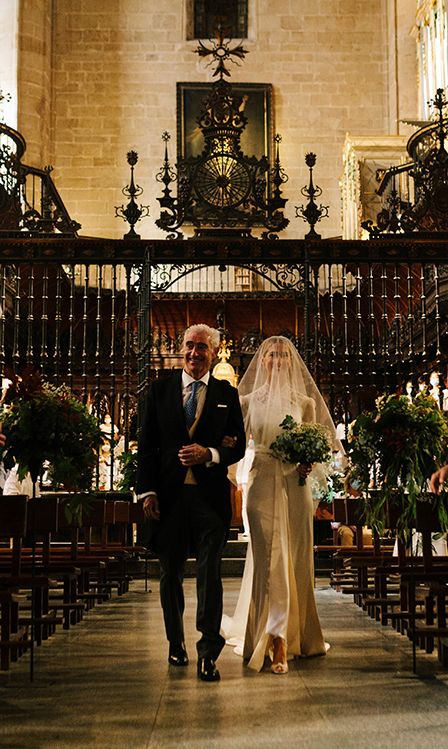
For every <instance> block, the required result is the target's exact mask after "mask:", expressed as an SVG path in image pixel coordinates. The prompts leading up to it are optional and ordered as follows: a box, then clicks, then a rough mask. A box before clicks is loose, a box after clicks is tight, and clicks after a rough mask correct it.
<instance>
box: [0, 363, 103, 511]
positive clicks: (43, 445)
mask: <svg viewBox="0 0 448 749" xmlns="http://www.w3.org/2000/svg"><path fill="white" fill-rule="evenodd" d="M0 419H1V421H2V431H3V432H4V434H5V435H6V444H5V446H4V447H3V449H2V451H1V459H2V460H3V462H4V465H5V467H6V468H12V467H13V466H14V465H15V464H17V465H18V478H19V480H23V479H24V478H25V476H26V474H27V473H29V474H30V475H31V479H32V481H33V485H35V484H36V482H37V481H38V479H39V476H40V475H41V473H42V470H43V466H44V463H48V464H49V470H48V476H49V480H50V482H51V485H52V487H53V488H60V487H61V486H62V487H64V489H66V490H67V491H69V492H75V491H76V492H88V491H89V490H90V489H91V486H92V479H93V471H94V468H95V464H96V453H97V451H98V449H99V447H100V445H101V443H102V436H101V431H100V429H99V427H98V424H97V421H96V418H95V417H94V416H92V415H91V414H89V412H88V410H87V408H86V406H85V405H84V404H83V403H82V402H81V401H80V400H79V399H78V398H77V397H76V396H75V395H74V394H73V393H72V392H71V391H70V390H69V389H68V388H67V387H66V386H64V385H62V386H60V387H55V386H53V385H50V384H49V383H47V382H44V381H43V380H42V377H41V375H40V373H39V372H37V371H35V370H32V369H27V370H25V371H24V372H23V373H22V375H21V376H17V375H14V377H13V379H12V381H11V384H10V386H9V387H8V389H7V391H6V394H5V396H4V397H3V399H2V404H1V411H0ZM88 496H89V495H88V494H85V495H84V496H83V495H82V494H77V495H74V496H73V497H72V498H70V499H69V501H68V503H67V511H68V514H69V515H70V514H71V515H72V518H74V517H75V516H76V515H77V514H78V513H80V511H81V509H82V507H83V506H84V507H85V506H86V504H88V501H89V500H88Z"/></svg>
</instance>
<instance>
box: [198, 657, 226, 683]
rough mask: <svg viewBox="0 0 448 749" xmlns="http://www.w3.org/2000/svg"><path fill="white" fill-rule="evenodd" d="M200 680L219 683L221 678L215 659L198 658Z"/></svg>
mask: <svg viewBox="0 0 448 749" xmlns="http://www.w3.org/2000/svg"><path fill="white" fill-rule="evenodd" d="M198 678H199V679H202V681H219V680H220V678H221V676H220V674H219V671H218V669H217V668H216V664H215V661H214V660H213V658H208V657H205V658H198Z"/></svg>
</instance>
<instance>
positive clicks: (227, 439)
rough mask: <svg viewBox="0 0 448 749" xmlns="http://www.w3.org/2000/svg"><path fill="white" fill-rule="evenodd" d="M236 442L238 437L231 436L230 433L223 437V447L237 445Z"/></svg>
mask: <svg viewBox="0 0 448 749" xmlns="http://www.w3.org/2000/svg"><path fill="white" fill-rule="evenodd" d="M236 443H237V438H236V437H231V436H230V434H225V435H224V437H223V438H222V442H221V447H235V445H236Z"/></svg>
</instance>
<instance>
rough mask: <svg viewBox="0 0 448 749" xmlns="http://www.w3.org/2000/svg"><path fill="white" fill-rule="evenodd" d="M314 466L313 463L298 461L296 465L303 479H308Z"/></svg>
mask: <svg viewBox="0 0 448 749" xmlns="http://www.w3.org/2000/svg"><path fill="white" fill-rule="evenodd" d="M312 468H313V466H312V464H311V463H298V464H297V465H296V471H297V473H298V474H299V476H300V478H301V479H306V478H307V477H308V476H309V475H310V473H311V470H312Z"/></svg>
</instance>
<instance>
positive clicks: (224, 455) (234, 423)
mask: <svg viewBox="0 0 448 749" xmlns="http://www.w3.org/2000/svg"><path fill="white" fill-rule="evenodd" d="M230 387H231V386H230ZM229 406H230V407H229V419H228V423H227V427H226V434H227V435H228V436H230V437H236V444H235V445H234V447H219V448H218V451H219V455H220V462H221V463H222V464H223V465H225V466H230V465H232V464H233V463H238V461H239V460H241V458H243V457H244V453H245V452H246V435H245V432H244V422H243V414H242V413H241V405H240V400H239V397H238V391H237V390H236V388H233V387H231V396H230V404H229Z"/></svg>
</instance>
